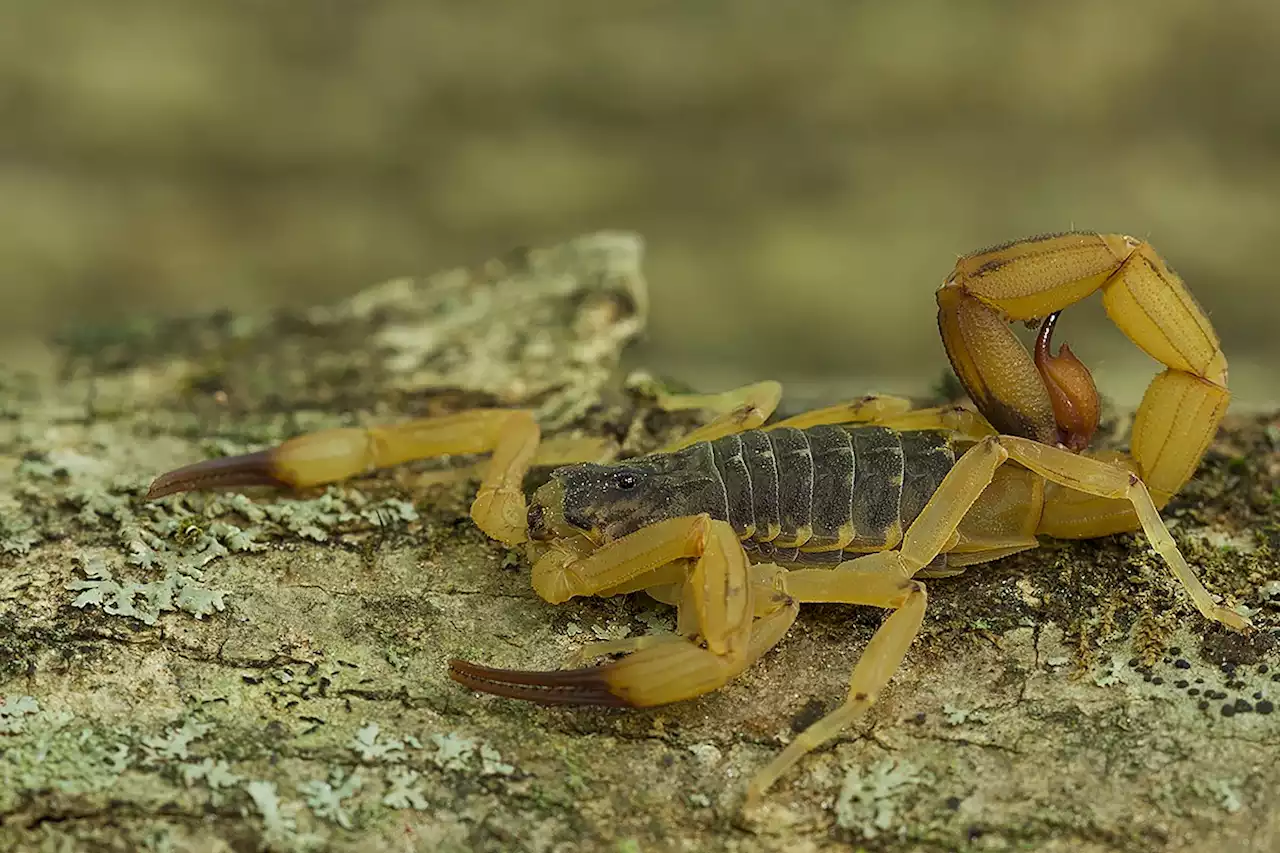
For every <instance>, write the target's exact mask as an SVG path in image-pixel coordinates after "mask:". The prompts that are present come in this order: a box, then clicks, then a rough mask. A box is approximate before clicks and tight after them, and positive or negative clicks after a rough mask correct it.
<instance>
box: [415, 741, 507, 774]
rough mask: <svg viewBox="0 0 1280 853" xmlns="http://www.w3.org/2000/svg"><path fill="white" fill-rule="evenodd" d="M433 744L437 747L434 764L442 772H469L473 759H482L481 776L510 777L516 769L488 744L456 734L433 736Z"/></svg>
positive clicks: (432, 758)
mask: <svg viewBox="0 0 1280 853" xmlns="http://www.w3.org/2000/svg"><path fill="white" fill-rule="evenodd" d="M431 742H432V743H434V744H435V745H436V752H435V755H433V756H431V760H432V762H434V763H435V765H436V766H437V767H439V768H440V769H441V770H467V769H468V768H469V767H470V766H471V765H472V763H473V761H472V759H473V758H479V759H480V770H479V773H480V775H481V776H510V775H511V774H513V773H515V767H513V766H511V765H510V764H505V763H503V761H502V756H501V754H499V753H498V751H497V750H496V749H494V748H492V747H491V746H489V745H488V744H486V743H482V742H480V741H478V740H475V739H473V738H466V737H462V736H460V735H456V734H452V733H449V734H433V735H432V736H431Z"/></svg>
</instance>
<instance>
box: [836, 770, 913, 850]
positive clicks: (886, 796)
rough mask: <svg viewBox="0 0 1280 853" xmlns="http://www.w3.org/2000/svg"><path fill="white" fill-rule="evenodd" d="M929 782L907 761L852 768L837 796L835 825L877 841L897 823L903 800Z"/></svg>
mask: <svg viewBox="0 0 1280 853" xmlns="http://www.w3.org/2000/svg"><path fill="white" fill-rule="evenodd" d="M928 780H929V777H928V775H927V774H923V773H921V772H920V771H919V770H918V769H917V768H915V767H914V766H912V765H911V764H910V763H908V762H906V761H889V760H885V761H880V762H877V763H876V764H874V765H872V766H871V767H869V768H861V767H854V768H852V769H850V770H849V772H848V773H846V774H845V777H844V782H843V783H842V784H841V786H840V793H839V795H838V796H837V797H836V805H835V809H836V823H837V824H839V826H840V827H842V828H844V829H848V830H853V831H854V832H856V833H857V834H859V835H860V836H861V837H863V838H866V839H872V838H877V837H879V836H880V835H883V834H885V833H886V832H888V831H889V830H891V829H892V828H893V827H894V826H895V825H896V824H897V822H898V813H899V810H900V809H901V807H902V801H903V799H904V797H905V796H906V795H907V794H908V793H909V792H910V791H912V790H913V789H915V788H917V787H919V786H921V785H925V784H927V783H928Z"/></svg>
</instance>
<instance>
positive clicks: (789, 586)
mask: <svg viewBox="0 0 1280 853" xmlns="http://www.w3.org/2000/svg"><path fill="white" fill-rule="evenodd" d="M1006 459H1008V453H1006V452H1005V450H1004V448H1003V447H1001V445H1000V444H999V443H998V441H997V440H996V439H986V440H984V441H982V442H980V443H978V444H977V445H975V446H974V447H973V448H972V449H971V450H969V452H968V453H966V454H965V455H964V456H962V457H960V459H959V460H958V461H957V462H956V464H955V466H954V467H953V468H952V469H951V471H950V472H948V474H947V476H946V477H944V478H943V480H942V483H941V484H939V486H938V489H937V491H935V492H934V494H933V496H932V497H931V498H930V499H929V502H928V503H927V504H925V507H924V509H923V510H921V511H920V514H919V515H918V516H917V517H916V520H915V521H914V522H912V523H911V526H910V527H909V528H908V529H907V532H906V534H905V536H904V537H903V540H902V549H901V550H899V551H881V552H879V553H875V554H867V555H866V556H864V557H858V558H857V559H854V560H850V561H848V562H845V563H841V564H840V565H839V566H837V567H836V568H835V569H834V570H830V569H799V570H794V571H790V572H787V573H785V574H784V575H782V576H781V586H782V589H783V590H784V591H785V592H786V593H787V595H789V596H791V597H793V598H795V599H796V600H797V601H799V602H801V603H808V602H837V603H848V604H865V605H871V606H875V607H887V608H894V612H893V613H892V614H890V616H889V618H887V619H885V621H884V623H883V624H881V626H880V628H879V629H878V630H877V631H876V633H875V635H874V636H873V637H872V638H871V641H870V642H869V643H867V647H866V649H864V650H863V653H862V657H861V658H860V659H859V660H858V663H857V665H856V666H855V667H854V670H853V675H852V676H851V677H850V679H849V695H848V697H847V698H846V699H845V702H844V704H843V705H841V706H840V707H839V708H837V709H836V710H834V711H832V712H831V713H829V714H827V715H826V716H825V717H823V718H822V719H820V720H818V721H817V722H816V723H814V724H813V725H811V726H809V728H807V729H805V730H804V731H803V732H801V733H800V734H798V735H797V736H796V738H795V740H793V741H792V742H791V743H790V744H788V745H787V747H786V749H784V750H783V751H782V752H781V753H779V754H778V756H777V757H776V758H774V759H773V761H771V762H769V764H768V765H766V766H765V767H764V769H762V770H761V771H760V772H758V773H757V774H756V775H755V777H754V778H753V779H752V780H751V784H750V786H748V788H747V808H750V807H751V806H752V805H753V804H754V803H756V802H757V801H758V800H759V798H760V796H761V795H763V794H764V792H765V791H766V790H768V789H769V786H770V785H772V784H773V783H774V782H775V781H776V780H777V779H778V778H779V777H780V776H781V775H782V774H783V773H785V772H787V770H789V769H790V768H791V767H792V766H793V765H794V764H796V762H798V761H799V760H800V759H801V758H803V757H804V756H805V755H807V754H809V753H810V752H812V751H813V750H814V749H816V748H818V747H819V746H821V745H822V744H824V743H826V742H827V741H829V740H831V738H833V737H835V736H836V735H837V734H839V733H840V732H841V731H843V730H844V729H845V728H847V727H848V726H849V725H850V724H851V723H853V722H854V721H856V720H857V719H858V718H859V717H861V716H862V715H863V714H865V713H866V711H867V709H869V708H870V707H871V706H872V705H873V704H874V703H875V701H876V699H877V698H878V697H879V695H880V691H882V690H883V689H884V688H885V686H886V685H887V684H888V683H889V679H890V678H892V677H893V674H894V672H896V671H897V669H898V667H899V666H900V665H901V663H902V659H903V657H905V656H906V653H907V648H908V647H909V646H910V645H911V642H912V641H913V640H914V639H915V637H916V634H917V633H918V632H919V630H920V624H921V622H922V621H923V619H924V610H925V603H926V600H927V597H926V593H925V586H924V584H922V583H920V582H919V581H916V580H912V577H913V576H914V575H915V574H916V573H917V572H919V571H920V570H921V569H923V568H924V567H925V566H927V565H928V564H929V563H930V562H932V561H933V559H934V557H936V556H938V554H939V553H940V552H941V551H942V550H943V549H944V548H946V546H947V545H948V544H950V543H951V542H952V540H953V537H955V535H956V528H957V526H958V525H959V524H960V522H961V520H962V519H963V518H964V516H965V513H967V512H968V511H969V508H970V507H971V506H972V505H973V504H974V502H975V501H977V499H978V497H979V496H980V495H981V494H982V492H983V490H984V489H986V487H987V486H988V485H989V484H990V483H991V480H992V478H993V477H994V476H995V472H996V469H997V468H998V467H999V466H1000V465H1001V464H1002V463H1003V462H1004V461H1005V460H1006Z"/></svg>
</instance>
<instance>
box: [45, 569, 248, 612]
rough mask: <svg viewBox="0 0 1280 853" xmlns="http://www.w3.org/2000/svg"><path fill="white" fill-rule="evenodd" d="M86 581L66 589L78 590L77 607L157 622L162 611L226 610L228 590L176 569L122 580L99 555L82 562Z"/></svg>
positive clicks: (72, 583) (70, 583) (74, 604)
mask: <svg viewBox="0 0 1280 853" xmlns="http://www.w3.org/2000/svg"><path fill="white" fill-rule="evenodd" d="M80 570H81V571H82V572H84V574H85V579H84V580H74V581H70V582H68V583H67V584H66V585H65V587H64V588H65V589H67V590H70V591H72V592H78V593H79V595H77V596H76V597H75V598H74V599H73V600H72V602H71V605H72V606H73V607H79V608H85V607H99V608H101V609H102V612H104V613H106V614H108V615H110V616H128V617H132V618H134V619H137V620H139V621H140V622H143V623H145V624H147V625H154V624H156V621H157V620H158V619H159V618H160V614H161V613H166V612H169V611H174V610H183V611H186V612H187V613H190V614H191V615H192V616H194V617H196V618H197V619H203V618H204V617H205V616H208V615H210V614H212V613H214V612H217V611H221V610H224V609H226V601H225V599H226V596H227V595H228V593H227V592H226V591H225V590H221V589H211V588H209V587H206V586H204V585H203V584H201V583H200V582H199V581H198V580H195V579H194V578H191V577H189V576H187V575H185V574H179V573H177V572H176V571H175V572H170V573H169V574H167V575H165V576H164V578H162V579H161V580H158V581H149V582H147V583H138V582H137V581H132V580H124V581H118V580H116V579H115V576H114V575H113V574H112V572H111V570H110V569H108V568H107V567H106V564H105V563H104V562H103V561H102V560H101V559H98V558H89V559H84V560H82V561H81V565H80Z"/></svg>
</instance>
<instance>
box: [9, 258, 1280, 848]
mask: <svg viewBox="0 0 1280 853" xmlns="http://www.w3.org/2000/svg"><path fill="white" fill-rule="evenodd" d="M639 258H640V244H639V241H638V239H636V238H634V237H632V236H629V235H623V234H601V235H593V236H590V237H584V238H580V239H578V240H575V241H571V242H570V243H567V244H565V245H564V246H561V247H557V248H553V249H549V250H536V251H523V252H517V253H513V254H512V255H511V256H510V257H508V258H505V259H502V260H497V261H493V262H490V263H488V264H485V265H483V266H481V267H479V268H477V269H474V270H466V271H455V272H449V273H444V274H442V275H439V276H435V277H432V278H430V279H427V280H424V281H421V282H417V281H409V280H405V281H399V282H392V283H389V284H386V285H383V286H381V287H378V288H374V289H372V290H370V291H367V292H365V293H362V294H360V295H357V296H356V297H355V298H353V299H351V300H348V301H346V302H344V303H342V304H340V305H336V306H328V307H320V308H316V309H314V310H312V311H309V312H305V313H302V314H287V315H276V316H271V317H248V318H241V317H231V316H214V317H200V318H196V319H193V320H190V321H166V322H148V323H142V324H139V325H138V326H137V327H135V328H131V329H126V330H112V331H111V332H109V333H105V334H104V333H102V332H94V333H83V334H78V335H73V336H69V337H67V338H66V339H64V340H63V341H62V342H61V343H60V344H59V345H58V348H57V357H58V362H59V368H60V369H59V370H58V371H57V372H48V373H37V374H24V375H18V374H9V375H7V376H6V377H5V378H4V379H5V381H4V384H3V386H2V387H0V394H2V395H3V398H2V403H3V411H4V415H5V419H4V421H3V422H2V423H0V441H2V442H3V448H4V453H5V456H4V461H5V464H4V466H3V473H2V475H0V476H2V480H0V550H2V551H3V552H4V553H3V556H0V697H3V700H2V701H3V704H0V847H3V848H6V849H48V850H62V849H106V850H136V849H154V850H254V849H259V848H261V847H264V846H266V847H273V848H279V849H306V848H321V849H335V850H358V849H360V850H362V849H368V850H381V849H422V850H547V851H551V850H556V851H562V850H563V851H570V850H618V851H629V850H642V851H656V850H676V849H687V850H719V849H733V850H805V849H810V850H818V849H843V848H847V847H849V846H854V847H857V846H863V847H866V848H868V849H877V850H952V849H981V850H1003V849H1028V848H1030V849H1039V850H1064V851H1065V850H1073V851H1078V850H1166V849H1169V850H1173V849H1201V848H1203V846H1204V845H1206V844H1208V843H1216V844H1217V845H1218V846H1220V847H1222V848H1223V849H1233V850H1236V849H1238V850H1259V851H1262V850H1274V849H1276V847H1277V846H1280V818H1278V817H1277V812H1276V811H1275V810H1274V808H1273V807H1272V806H1273V800H1274V792H1275V791H1277V790H1280V766H1278V763H1277V762H1276V756H1277V754H1280V714H1268V713H1263V712H1264V711H1265V710H1266V709H1268V708H1269V707H1270V705H1269V703H1270V702H1272V701H1274V700H1275V699H1276V698H1278V697H1280V683H1277V681H1276V680H1274V678H1273V673H1276V672H1280V660H1278V659H1277V655H1276V652H1275V651H1274V648H1273V647H1274V645H1275V641H1274V633H1275V631H1276V626H1277V625H1280V582H1278V581H1277V578H1278V577H1280V572H1278V571H1277V568H1276V560H1275V556H1274V555H1275V554H1276V553H1277V549H1280V517H1278V515H1280V514H1278V513H1277V508H1276V503H1277V501H1278V500H1280V492H1278V491H1277V487H1278V486H1280V451H1278V450H1277V447H1278V445H1280V430H1277V429H1276V427H1275V426H1274V424H1273V420H1274V419H1270V418H1247V419H1245V418H1237V419H1234V420H1232V421H1231V422H1230V424H1229V426H1228V428H1227V429H1226V430H1224V433H1223V435H1222V436H1221V437H1220V440H1219V442H1218V443H1217V444H1216V445H1215V447H1214V449H1213V450H1212V451H1211V453H1210V454H1209V457H1208V458H1207V460H1206V463H1205V465H1204V467H1203V468H1202V470H1201V472H1200V474H1199V476H1198V478H1197V480H1196V481H1195V483H1194V484H1193V485H1192V486H1191V487H1189V488H1188V489H1187V490H1186V491H1185V492H1184V494H1183V495H1181V496H1180V497H1179V498H1178V499H1177V500H1176V502H1175V503H1174V504H1173V505H1172V506H1171V507H1170V508H1169V509H1168V510H1167V512H1166V517H1168V518H1170V519H1171V520H1173V521H1175V522H1176V524H1175V528H1174V529H1175V533H1176V534H1177V536H1178V538H1179V541H1180V544H1181V545H1182V547H1183V548H1184V550H1185V551H1186V552H1187V553H1188V555H1189V557H1190V558H1191V560H1192V562H1193V564H1195V565H1196V566H1197V567H1198V568H1199V570H1200V571H1201V573H1202V575H1203V577H1204V578H1205V580H1206V582H1207V583H1208V584H1209V586H1210V587H1211V588H1212V589H1213V590H1215V591H1216V592H1219V593H1222V594H1226V595H1228V596H1231V597H1232V598H1233V599H1234V601H1236V602H1238V603H1239V604H1241V605H1244V606H1246V607H1248V608H1250V610H1251V611H1252V612H1253V619H1254V621H1255V623H1257V624H1258V625H1259V626H1260V630H1258V631H1256V632H1255V633H1253V634H1252V635H1250V636H1248V637H1238V636H1235V635H1231V634H1228V633H1226V632H1224V631H1221V630H1219V629H1216V628H1213V627H1211V626H1208V625H1206V624H1205V623H1204V622H1203V621H1202V620H1201V619H1200V618H1199V617H1198V616H1197V615H1196V614H1195V613H1194V611H1193V610H1192V609H1191V608H1190V606H1189V605H1188V602H1187V601H1186V599H1185V597H1184V596H1183V595H1182V594H1181V592H1180V590H1179V589H1177V588H1176V587H1175V586H1174V585H1173V584H1172V582H1171V581H1170V580H1169V579H1168V578H1167V576H1166V574H1165V572H1164V571H1163V568H1162V567H1161V565H1160V564H1159V563H1158V562H1157V560H1156V559H1155V558H1154V557H1153V556H1152V555H1151V554H1150V553H1149V551H1148V549H1147V548H1146V547H1145V543H1144V541H1143V540H1142V538H1141V537H1139V536H1120V537H1111V538H1108V539H1104V540H1099V541H1094V542H1082V543H1068V544H1063V543H1047V544H1046V546H1045V547H1044V548H1042V549H1040V550H1038V551H1035V552H1031V553H1027V554H1024V555H1020V556H1018V557H1016V558H1011V559H1008V560H1004V561H1001V562H999V563H997V564H994V565H990V566H986V567H979V568H977V569H974V570H971V571H970V572H969V573H967V574H966V575H963V576H961V577H958V578H954V579H949V580H943V581H937V582H932V583H931V584H930V593H931V602H930V611H929V616H928V618H927V623H926V628H925V631H924V634H923V636H922V637H921V639H920V640H919V641H918V643H917V644H916V646H915V648H914V649H913V650H912V652H911V653H910V654H909V656H908V659H907V662H906V665H905V666H904V668H903V670H902V671H901V672H900V673H899V674H898V675H897V677H896V678H895V680H894V682H893V685H892V687H891V689H890V690H889V692H888V693H887V695H886V696H885V697H884V699H883V701H882V702H881V703H880V705H879V706H877V707H876V708H875V709H874V710H873V712H872V713H871V715H870V717H869V719H868V720H867V721H866V722H865V723H864V724H862V725H860V726H858V727H857V728H855V729H854V730H851V731H850V732H848V734H847V735H846V736H845V737H844V738H842V739H841V740H840V741H839V742H838V743H837V744H835V745H834V746H833V747H830V748H827V749H825V750H823V751H821V752H819V753H818V754H816V755H814V756H811V757H810V758H808V759H806V760H805V762H804V763H803V764H802V765H801V767H800V769H799V770H797V771H793V772H792V773H791V774H789V775H788V776H787V777H786V778H785V779H784V781H783V783H782V784H781V785H779V786H778V788H777V789H776V790H774V791H773V792H772V793H771V794H770V795H769V797H768V798H767V801H766V804H765V807H764V809H763V810H762V812H761V813H760V814H759V815H755V816H753V817H752V818H750V819H747V818H743V817H741V816H740V815H739V814H738V811H739V806H740V804H741V798H742V793H743V788H744V783H745V779H746V778H747V777H748V776H749V775H750V774H751V773H752V772H753V771H754V770H756V769H757V768H759V767H760V766H761V765H762V763H763V762H764V761H766V760H767V759H768V758H769V757H770V756H771V755H773V754H775V753H776V751H777V750H778V748H779V746H780V744H781V743H783V742H784V741H785V740H786V739H787V738H788V737H790V736H791V733H792V732H793V731H795V730H797V729H798V728H800V727H802V726H803V725H805V724H806V723H807V722H808V721H810V720H812V719H814V718H815V717H816V716H817V715H819V714H820V713H821V712H822V711H823V710H825V709H826V708H827V707H829V706H830V705H831V704H832V703H834V702H835V701H838V700H839V699H840V698H841V697H842V695H843V689H844V683H845V680H846V678H847V673H848V672H849V670H850V668H851V667H852V665H853V663H854V661H855V660H856V658H857V655H858V652H859V650H860V649H861V648H862V647H863V645H864V644H865V642H866V640H867V638H868V637H869V636H870V634H871V633H872V631H873V630H874V628H875V626H876V625H877V624H878V622H879V620H880V618H881V615H880V614H879V613H876V612H874V611H868V610H859V609H853V608H847V607H834V606H832V607H813V608H809V609H807V610H806V612H805V613H804V614H802V616H801V619H800V621H799V623H798V624H797V625H796V627H795V628H794V629H793V630H792V631H791V633H790V635H789V636H788V637H787V639H786V640H785V641H784V642H783V643H782V645H781V646H780V647H779V648H778V649H777V650H775V651H774V652H772V653H771V654H770V655H769V656H768V657H767V658H766V659H765V660H764V661H763V662H762V663H761V664H760V665H758V666H757V667H755V668H754V669H752V670H751V671H750V672H749V673H747V674H746V675H745V676H743V677H742V678H741V679H739V680H738V681H736V682H735V683H734V684H732V685H730V686H728V687H727V688H725V689H723V690H721V691H719V692H718V693H716V694H713V695H711V696H708V697H706V698H704V699H702V700H699V701H695V702H689V703H684V704H681V705H678V706H672V707H667V708H661V709H656V710H651V711H645V712H612V711H599V710H566V709H545V708H540V707H535V706H529V705H522V704H516V703H512V702H507V701H503V700H499V699H494V698H491V697H480V696H477V695H475V694H471V693H468V692H467V691H465V690H462V689H461V688H459V687H457V686H456V685H455V684H453V683H452V682H451V681H449V679H448V678H447V676H446V674H445V670H446V661H447V660H448V659H449V658H450V657H455V656H458V657H466V658H469V659H472V660H477V661H481V662H485V663H490V664H494V665H500V666H523V667H537V668H543V667H555V666H558V665H560V664H561V662H562V661H563V660H564V658H565V657H566V656H567V655H568V654H570V653H571V652H572V651H573V650H574V649H575V648H577V647H578V646H579V645H581V644H582V643H583V642H585V641H588V640H590V639H592V638H594V637H597V636H600V637H616V636H623V635H627V634H635V633H640V632H645V631H653V630H662V629H663V628H667V627H670V626H671V615H670V613H669V612H668V611H667V610H666V609H665V608H663V607H661V606H658V605H656V604H654V603H652V602H649V601H648V600H647V599H644V598H643V597H639V596H635V597H629V598H620V599H611V600H589V601H574V602H571V603H569V604H567V605H564V606H561V607H552V606H549V605H547V604H545V603H543V602H542V601H540V600H539V599H538V598H537V597H536V596H534V594H533V593H532V591H531V590H530V588H529V586H528V582H527V574H526V571H527V567H526V566H524V565H523V563H522V560H521V558H520V555H519V554H517V553H515V552H511V551H508V550H506V549H504V548H503V547H501V546H500V545H498V544H496V543H493V542H490V541H488V540H486V539H485V537H484V536H482V535H481V534H480V533H479V532H478V531H476V529H475V528H474V527H473V526H472V525H471V523H470V522H469V520H468V519H467V516H466V511H467V506H468V503H469V497H470V492H471V490H472V489H473V488H474V482H475V478H474V468H473V467H470V466H469V464H468V463H469V461H470V460H447V461H434V462H427V463H421V464H416V465H411V466H406V468H405V469H403V470H398V471H391V472H381V473H378V474H375V475H371V476H369V477H365V478H362V479H360V480H358V481H355V482H352V483H348V484H343V485H340V486H335V487H332V488H328V489H322V490H315V491H313V492H310V493H306V494H300V495H280V494H274V493H270V492H262V493H254V494H250V495H236V494H219V495H196V496H185V497H175V498H170V499H166V500H164V501H162V502H159V503H157V504H147V503H144V502H143V500H142V497H141V496H142V494H143V492H144V491H145V488H146V485H147V483H148V481H149V479H150V478H151V477H152V476H154V475H155V474H157V473H159V472H161V471H163V470H166V469H169V468H172V467H174V466H176V465H178V464H181V463H184V462H188V461H192V460H194V459H198V458H202V457H204V456H207V455H210V454H212V453H234V452H242V451H245V450H249V449H255V448H258V447H262V446H265V445H268V444H271V443H274V442H276V441H278V440H280V439H281V438H282V437H284V436H287V435H290V434H296V433H297V432H300V431H304V430H310V429H315V428H320V427H326V426H333V425H339V424H358V423H368V422H371V421H375V420H390V419H395V418H401V417H408V416H423V415H430V414H433V413H442V412H447V411H453V410H456V409H458V408H463V407H467V406H472V405H477V404H485V405H528V406H533V407H535V408H536V409H537V411H538V413H539V417H540V419H541V420H542V422H543V424H544V426H545V427H546V428H547V429H548V430H550V431H573V430H580V431H584V432H589V433H592V434H605V435H609V436H611V437H613V438H615V439H617V440H619V441H622V442H624V444H625V445H626V446H628V447H631V448H635V449H640V448H645V447H649V446H652V445H653V443H654V442H655V441H656V440H657V439H658V438H659V436H660V435H661V434H664V433H666V432H668V431H670V430H673V429H680V428H683V427H685V426H687V422H682V421H680V420H679V419H677V418H674V417H670V416H666V415H662V414H659V413H655V412H651V411H649V410H648V409H647V408H646V406H645V403H644V401H643V399H641V398H640V397H638V396H634V395H631V394H629V393H628V392H627V391H626V390H624V388H623V387H622V386H623V383H622V381H621V378H620V374H619V371H618V361H619V355H620V352H621V350H622V349H623V347H624V346H625V344H626V343H627V342H628V341H630V340H631V339H633V338H634V337H635V336H636V335H637V334H639V333H640V331H641V330H642V328H643V322H644V314H645V287H644V281H643V278H642V277H641V273H640V270H639ZM1131 659H1132V660H1131ZM1256 695H1261V696H1262V697H1263V698H1262V699H1258V698H1256ZM1206 697H1211V698H1207V699H1206ZM1206 701H1207V702H1208V705H1207V707H1204V708H1202V707H1200V706H1201V705H1202V704H1204V703H1205V702H1206ZM1238 702H1239V705H1238V710H1235V709H1236V708H1237V703H1238ZM1228 705H1229V706H1230V707H1232V709H1233V711H1232V713H1231V714H1230V715H1229V716H1228V715H1227V714H1226V713H1224V709H1225V707H1226V706H1228ZM1246 705H1247V706H1248V708H1249V710H1245V706H1246Z"/></svg>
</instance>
